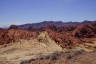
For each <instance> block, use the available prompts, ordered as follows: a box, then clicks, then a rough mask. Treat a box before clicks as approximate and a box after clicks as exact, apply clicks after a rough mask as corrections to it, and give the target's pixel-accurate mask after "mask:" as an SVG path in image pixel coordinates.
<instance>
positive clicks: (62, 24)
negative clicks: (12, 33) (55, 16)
mask: <svg viewBox="0 0 96 64" xmlns="http://www.w3.org/2000/svg"><path fill="white" fill-rule="evenodd" d="M94 22H95V23H96V21H83V22H62V21H43V22H39V23H29V24H23V25H18V27H19V28H29V27H33V28H39V27H45V26H48V25H49V24H55V25H57V26H66V25H79V24H90V23H94Z"/></svg>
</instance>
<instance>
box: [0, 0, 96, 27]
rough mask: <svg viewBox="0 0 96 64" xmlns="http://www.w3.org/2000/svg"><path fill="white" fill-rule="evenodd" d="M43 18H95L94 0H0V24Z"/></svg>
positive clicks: (95, 7)
mask: <svg viewBox="0 0 96 64" xmlns="http://www.w3.org/2000/svg"><path fill="white" fill-rule="evenodd" d="M44 20H56V21H58V20H62V21H82V20H96V0H0V26H2V25H8V24H24V23H34V22H40V21H44Z"/></svg>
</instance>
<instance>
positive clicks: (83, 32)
mask: <svg viewBox="0 0 96 64" xmlns="http://www.w3.org/2000/svg"><path fill="white" fill-rule="evenodd" d="M0 64H96V21H86V22H82V23H76V22H73V23H72V22H71V23H62V22H57V23H56V22H49V23H48V22H42V23H37V24H25V25H11V26H10V27H8V28H0Z"/></svg>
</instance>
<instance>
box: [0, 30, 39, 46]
mask: <svg viewBox="0 0 96 64" xmlns="http://www.w3.org/2000/svg"><path fill="white" fill-rule="evenodd" d="M36 36H37V34H36V33H35V32H29V31H27V30H21V29H8V30H1V31H0V45H2V44H8V43H10V42H12V41H16V40H19V39H30V38H35V37H36Z"/></svg>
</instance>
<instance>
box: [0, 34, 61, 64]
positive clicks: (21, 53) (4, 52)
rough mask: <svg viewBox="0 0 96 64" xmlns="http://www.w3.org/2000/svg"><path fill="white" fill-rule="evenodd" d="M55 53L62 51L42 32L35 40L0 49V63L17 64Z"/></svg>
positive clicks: (21, 41) (19, 42) (12, 44)
mask: <svg viewBox="0 0 96 64" xmlns="http://www.w3.org/2000/svg"><path fill="white" fill-rule="evenodd" d="M55 51H62V48H61V47H59V46H58V45H57V44H56V43H55V42H54V41H53V40H52V39H50V38H49V36H48V34H47V33H46V32H42V33H41V34H40V35H39V36H38V38H37V39H31V40H20V41H18V42H14V43H10V44H9V45H8V46H7V47H4V48H1V49H0V63H3V62H5V63H4V64H7V62H9V64H10V63H14V64H16V63H17V64H19V63H21V62H22V61H26V60H30V59H32V58H37V57H39V56H40V55H48V54H50V53H53V52H55Z"/></svg>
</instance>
